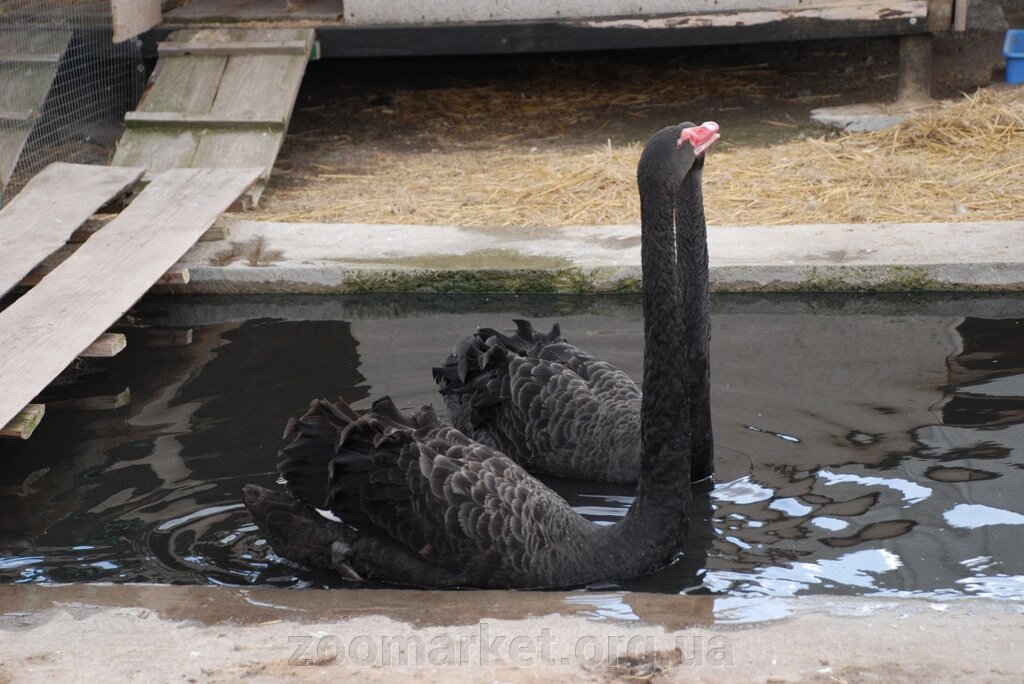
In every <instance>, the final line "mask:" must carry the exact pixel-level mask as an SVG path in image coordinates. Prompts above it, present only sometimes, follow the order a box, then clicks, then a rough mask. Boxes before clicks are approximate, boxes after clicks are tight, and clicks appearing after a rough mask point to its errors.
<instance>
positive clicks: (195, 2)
mask: <svg viewBox="0 0 1024 684" xmlns="http://www.w3.org/2000/svg"><path fill="white" fill-rule="evenodd" d="M341 15H342V0H191V2H189V3H187V4H183V5H181V6H180V7H176V8H174V9H173V10H171V11H169V12H168V13H167V14H166V15H164V17H165V21H166V22H175V21H177V22H190V21H202V22H209V21H274V20H280V21H328V22H334V21H338V20H340V19H341Z"/></svg>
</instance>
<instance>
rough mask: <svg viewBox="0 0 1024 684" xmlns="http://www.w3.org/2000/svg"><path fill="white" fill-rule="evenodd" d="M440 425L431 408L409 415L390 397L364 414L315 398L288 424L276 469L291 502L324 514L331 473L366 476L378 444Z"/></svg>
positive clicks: (377, 403) (342, 405)
mask: <svg viewBox="0 0 1024 684" xmlns="http://www.w3.org/2000/svg"><path fill="white" fill-rule="evenodd" d="M439 426H440V422H439V421H438V419H437V416H436V415H435V414H434V411H433V409H431V408H430V407H429V406H425V407H423V408H422V409H420V410H419V411H417V412H416V413H415V414H413V415H411V416H408V415H405V414H403V413H402V412H401V411H399V410H398V407H396V406H395V404H394V402H393V401H392V400H391V398H390V397H382V398H380V399H378V400H377V401H375V402H374V403H373V406H372V407H371V408H370V409H369V410H367V411H365V412H363V413H362V414H360V413H357V412H356V411H355V410H354V409H353V408H352V407H351V406H349V405H348V404H347V403H345V402H344V401H342V400H340V399H339V400H338V402H337V403H331V402H329V401H325V400H323V399H314V400H313V401H312V402H311V403H310V405H309V409H308V410H307V411H306V413H305V414H304V415H303V416H302V417H301V418H292V419H291V420H289V421H288V425H287V427H286V428H285V433H284V436H285V437H286V438H287V437H291V438H292V441H291V442H290V443H289V444H288V445H287V446H286V447H284V448H283V449H281V451H280V453H279V454H278V461H277V469H278V470H279V471H280V473H281V476H282V477H283V478H284V480H285V484H286V486H287V488H288V492H289V493H290V494H291V495H292V496H293V497H294V498H295V499H297V500H298V501H301V502H302V503H304V504H306V505H307V506H310V507H312V508H316V509H325V508H328V498H329V496H330V492H329V491H328V479H329V477H330V473H331V469H332V468H333V469H337V468H339V467H343V468H344V469H345V470H346V471H351V472H365V471H366V470H368V469H369V467H370V453H371V451H372V450H373V449H374V447H375V446H377V445H379V444H380V442H381V441H382V440H385V439H388V438H389V437H392V436H394V435H396V434H398V433H415V432H416V431H419V430H429V429H433V428H436V427H439Z"/></svg>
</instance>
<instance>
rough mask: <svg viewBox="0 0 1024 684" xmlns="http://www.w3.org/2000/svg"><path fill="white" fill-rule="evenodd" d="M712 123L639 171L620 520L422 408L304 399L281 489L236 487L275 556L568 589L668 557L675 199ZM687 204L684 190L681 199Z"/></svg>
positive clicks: (646, 158) (678, 357)
mask: <svg viewBox="0 0 1024 684" xmlns="http://www.w3.org/2000/svg"><path fill="white" fill-rule="evenodd" d="M715 129H717V126H707V125H706V126H702V127H695V126H693V125H692V124H681V125H679V126H675V127H671V128H666V129H663V130H661V131H659V132H658V133H656V134H655V135H654V136H653V137H652V138H651V139H650V140H649V141H648V143H647V145H646V146H645V147H644V151H643V154H642V156H641V159H640V164H639V166H638V168H637V183H638V186H639V189H640V199H641V219H642V220H641V223H642V247H641V260H642V266H643V273H644V292H643V308H644V339H645V349H644V378H643V384H644V387H643V390H644V391H643V396H642V398H641V400H640V401H641V403H642V406H641V411H640V416H641V433H642V436H641V439H642V443H643V449H642V452H641V455H640V473H639V484H638V486H637V491H636V499H635V501H634V502H633V505H632V506H631V507H630V509H629V511H628V512H627V514H626V515H625V517H624V518H623V519H622V521H620V522H618V523H616V524H614V525H608V526H601V525H596V524H594V523H591V522H589V521H588V520H586V519H585V518H584V517H583V516H581V515H580V514H578V513H577V512H576V511H574V510H573V509H572V507H570V506H569V504H568V503H567V502H566V501H565V500H564V499H563V498H562V497H560V496H559V495H558V494H556V493H555V492H554V491H553V490H551V489H549V488H548V487H547V486H546V485H544V484H543V483H542V482H540V481H539V480H537V479H536V478H534V477H533V476H532V475H530V474H529V473H528V472H527V471H526V470H525V469H524V468H523V467H522V466H520V465H518V464H516V463H515V462H514V461H512V460H511V459H510V458H508V457H507V456H504V455H502V454H501V453H499V452H498V451H496V450H495V449H493V448H492V447H490V446H487V445H484V444H481V443H479V442H476V441H474V440H472V439H470V438H469V437H466V436H465V435H464V434H462V433H461V432H459V431H458V430H456V429H455V428H453V427H447V426H443V425H441V424H440V422H439V421H438V420H437V417H436V416H435V415H434V413H433V411H432V410H430V409H429V408H426V409H423V410H421V411H419V412H417V413H416V414H415V415H412V416H406V415H403V414H402V413H401V412H399V411H398V410H397V409H396V408H395V406H394V404H392V402H391V400H390V399H388V398H386V397H385V398H383V399H380V400H378V401H377V402H375V403H374V405H373V407H372V408H371V409H370V410H369V411H367V412H366V413H364V414H362V415H359V414H357V413H356V412H355V411H353V410H352V409H351V408H350V407H349V406H348V405H347V404H345V403H344V402H339V403H337V404H332V403H330V402H327V401H322V400H315V401H313V402H312V404H311V405H310V408H309V410H308V411H307V412H306V414H305V415H304V416H303V417H302V418H299V419H298V420H295V419H292V420H291V421H289V425H288V428H287V429H286V434H289V435H293V436H294V439H293V440H292V442H291V443H290V444H288V446H286V447H285V448H284V449H282V451H281V453H280V455H279V460H278V469H279V470H280V472H281V475H282V476H283V478H284V481H285V483H286V487H287V492H280V491H278V492H275V491H271V490H268V489H265V488H262V487H257V486H255V485H249V486H247V487H246V488H245V494H244V500H245V504H246V506H247V507H248V509H249V511H250V512H251V513H252V516H253V518H254V519H255V521H256V524H257V525H258V526H259V528H260V530H261V531H262V532H263V534H264V535H265V536H266V538H267V540H268V541H269V542H270V545H271V546H272V547H273V549H274V550H275V551H276V552H277V553H278V554H279V555H281V556H284V557H286V558H289V559H291V560H293V561H297V562H300V563H303V564H306V565H310V566H316V567H322V568H328V569H333V570H335V571H337V572H339V573H341V574H342V575H343V576H345V577H348V578H351V579H363V578H365V579H374V580H381V581H384V582H390V583H395V584H405V585H412V586H421V587H457V586H475V587H492V588H499V587H500V588H513V587H533V588H542V587H566V586H577V585H581V584H586V583H590V582H594V581H598V580H608V579H616V578H626V577H633V576H637V575H643V574H647V573H650V572H652V571H654V570H657V569H659V568H661V567H662V566H665V565H667V564H668V563H669V562H670V561H671V560H672V558H673V556H674V555H675V554H676V552H677V550H678V549H679V548H680V546H681V544H682V542H683V540H684V538H685V536H686V530H687V524H688V520H687V518H688V515H689V513H690V509H691V500H692V493H691V487H690V437H689V430H688V423H689V422H690V416H691V409H690V406H689V399H688V394H687V389H688V384H689V383H688V380H687V377H686V374H687V370H688V362H687V353H686V351H687V350H686V340H687V339H688V338H687V336H686V326H685V325H684V319H683V317H682V311H683V307H684V305H685V304H684V299H683V296H682V293H681V291H680V288H679V279H680V276H678V275H677V273H676V268H677V264H676V245H675V236H674V228H673V211H674V206H673V198H674V196H675V195H676V193H677V192H679V191H680V190H684V191H685V189H686V188H691V190H692V184H689V185H688V184H687V177H688V175H689V174H690V172H691V170H692V169H693V167H694V165H695V163H696V161H697V159H698V158H699V157H698V155H699V153H700V152H702V151H703V150H704V148H706V147H707V145H708V144H710V143H711V142H713V141H714V139H716V138H717V133H715ZM684 201H685V199H684Z"/></svg>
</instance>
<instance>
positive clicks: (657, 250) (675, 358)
mask: <svg viewBox="0 0 1024 684" xmlns="http://www.w3.org/2000/svg"><path fill="white" fill-rule="evenodd" d="M640 205H641V206H640V211H641V247H640V259H641V267H642V269H643V283H644V288H643V307H644V377H643V400H642V401H643V403H642V406H641V414H640V415H641V418H640V423H641V428H640V429H641V443H642V446H643V451H642V454H641V459H640V483H639V485H638V487H637V498H636V502H635V503H634V505H633V508H632V509H631V510H630V513H629V521H628V522H629V527H631V528H633V529H631V530H630V532H631V533H633V532H635V533H636V534H639V535H642V536H643V538H644V539H645V541H648V542H650V543H651V544H655V545H666V544H676V543H678V542H679V541H681V539H682V535H683V534H684V531H685V523H686V512H687V508H688V506H689V501H690V437H689V431H688V429H687V424H688V422H689V415H690V413H689V412H690V408H689V403H688V400H687V396H686V389H687V388H686V372H687V361H686V354H685V352H686V346H685V339H686V330H685V326H684V322H683V317H682V304H683V302H682V294H681V292H680V290H679V276H678V273H677V269H676V240H675V231H674V229H673V225H672V223H673V221H672V219H673V209H674V207H673V200H672V193H671V191H670V189H669V188H668V187H666V186H665V185H664V184H661V183H659V182H658V180H657V179H653V178H644V177H641V178H640Z"/></svg>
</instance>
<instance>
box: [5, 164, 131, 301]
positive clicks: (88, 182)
mask: <svg viewBox="0 0 1024 684" xmlns="http://www.w3.org/2000/svg"><path fill="white" fill-rule="evenodd" d="M143 172H144V170H143V169H140V168H113V167H109V166H86V165H82V164H65V163H61V162H58V163H55V164H50V165H49V166H47V167H46V168H45V169H43V170H42V171H41V172H40V173H38V174H36V176H35V177H34V178H33V179H32V180H31V181H29V183H28V185H26V186H25V187H24V189H22V191H21V192H19V193H18V195H17V196H16V197H15V198H14V199H13V200H12V201H11V203H10V204H8V205H7V206H6V207H4V208H3V209H2V210H0V294H3V293H5V292H7V291H8V290H10V289H11V288H12V287H14V286H15V285H17V284H18V282H19V281H20V280H21V279H22V278H23V277H25V275H27V274H28V273H29V272H30V271H31V270H32V269H33V268H35V266H36V265H37V264H38V263H39V262H41V261H42V260H43V259H45V258H46V257H47V256H49V255H50V254H52V253H53V252H54V251H56V250H57V249H59V248H60V247H61V246H62V245H64V244H65V243H66V242H67V241H68V238H69V237H71V233H72V232H74V230H75V229H76V228H77V227H78V226H80V225H81V224H82V223H84V222H85V220H86V219H88V218H89V217H90V216H91V215H92V214H93V213H94V212H95V211H96V210H98V209H99V208H100V207H102V206H103V205H104V204H106V203H107V202H109V201H110V200H111V198H113V197H114V196H115V195H117V194H118V193H120V192H122V191H124V190H125V189H127V188H128V187H130V186H131V185H132V184H133V183H135V182H136V181H137V180H138V179H139V178H141V177H142V174H143Z"/></svg>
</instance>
